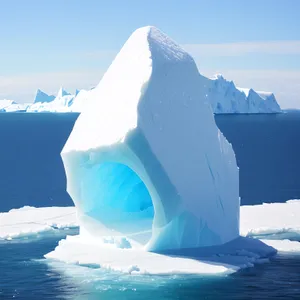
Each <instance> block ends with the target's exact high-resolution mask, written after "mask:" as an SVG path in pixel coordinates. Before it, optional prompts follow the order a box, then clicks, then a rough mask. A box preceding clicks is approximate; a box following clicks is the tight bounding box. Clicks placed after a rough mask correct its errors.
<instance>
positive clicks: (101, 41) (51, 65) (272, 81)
mask: <svg viewBox="0 0 300 300" xmlns="http://www.w3.org/2000/svg"><path fill="white" fill-rule="evenodd" d="M299 12H300V1H299V0H251V1H246V0H227V1H224V0H219V1H217V0H185V1H183V0H181V1H179V0H173V1H171V0H151V1H144V0H140V1H138V0H126V1H125V0H106V1H102V0H43V1H41V0H26V1H24V0H9V1H7V0H0V99H13V100H16V101H17V102H20V103H22V102H32V101H33V99H34V95H35V92H36V90H37V89H38V88H40V89H42V90H44V91H45V92H47V93H49V94H55V93H57V91H58V89H59V88H60V86H63V87H64V88H65V89H67V90H69V91H70V92H74V91H75V89H81V88H85V89H88V88H91V87H93V86H95V85H97V84H98V82H99V81H100V80H101V77H102V76H103V74H104V73H105V71H106V69H107V68H108V67H109V65H110V63H111V62H112V60H113V58H114V57H115V55H116V54H117V53H118V51H119V50H120V49H121V47H122V45H123V44H124V43H125V41H126V40H127V39H128V37H129V36H130V34H131V33H132V32H133V31H134V30H135V29H137V28H139V27H142V26H146V25H154V26H156V27H158V28H159V29H161V30H162V31H163V32H165V33H166V34H168V35H169V36H170V37H171V38H173V39H174V40H175V41H176V42H178V43H179V44H180V45H182V46H183V48H184V49H186V50H187V51H188V52H189V53H190V54H192V56H193V57H194V59H195V61H196V63H197V65H198V68H199V71H200V73H201V74H203V75H205V76H208V77H212V76H213V75H214V74H216V73H221V74H223V76H224V77H225V78H226V79H228V80H233V81H234V82H235V84H236V85H237V86H239V87H246V88H253V89H255V90H263V91H271V92H274V93H275V95H276V97H277V99H278V102H279V104H280V105H281V107H282V108H300V17H299V16H300V15H299V14H300V13H299Z"/></svg>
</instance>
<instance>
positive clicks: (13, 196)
mask: <svg viewBox="0 0 300 300" xmlns="http://www.w3.org/2000/svg"><path fill="white" fill-rule="evenodd" d="M77 117H78V114H76V113H67V114H55V113H42V114H36V113H31V114H30V113H1V114H0V141H1V143H0V166H1V168H0V199H1V201H0V211H8V210H10V209H11V208H18V207H22V206H24V205H32V206H41V207H42V206H46V207H47V206H68V205H72V204H73V203H72V200H71V199H70V197H69V195H68V194H67V192H66V178H65V173H64V168H63V164H62V160H61V158H60V155H59V154H60V151H61V149H62V148H63V146H64V144H65V142H66V140H67V138H68V136H69V134H70V132H71V130H72V128H73V125H74V123H75V121H76V119H77ZM215 120H216V123H217V125H218V126H219V128H220V130H221V131H222V132H223V133H224V135H225V136H226V138H227V139H228V140H229V141H230V142H231V143H232V145H233V148H234V150H235V153H236V157H237V162H238V165H239V167H240V196H241V203H242V204H258V203H262V202H284V201H286V200H289V199H297V198H298V199H299V198H300V176H299V170H300V160H299V153H300V139H299V132H300V111H289V112H288V113H284V114H274V115H273V114H272V115H270V114H261V115H217V116H216V117H215Z"/></svg>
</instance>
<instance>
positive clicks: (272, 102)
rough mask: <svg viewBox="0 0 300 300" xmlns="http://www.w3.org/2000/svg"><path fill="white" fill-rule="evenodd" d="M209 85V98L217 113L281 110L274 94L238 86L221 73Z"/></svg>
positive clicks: (272, 111) (277, 111) (276, 111)
mask: <svg viewBox="0 0 300 300" xmlns="http://www.w3.org/2000/svg"><path fill="white" fill-rule="evenodd" d="M208 85H209V89H208V99H209V102H210V103H211V106H212V109H213V112H214V113H216V114H227V113H233V114H234V113H248V114H253V113H279V112H281V108H280V106H279V104H278V103H277V101H276V98H275V96H274V94H272V93H268V92H256V91H254V90H253V89H246V88H239V87H236V86H235V84H234V83H233V81H227V80H226V79H225V78H224V77H223V76H222V75H221V74H217V75H215V77H213V78H212V79H211V80H209V83H208Z"/></svg>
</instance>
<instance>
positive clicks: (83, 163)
mask: <svg viewBox="0 0 300 300" xmlns="http://www.w3.org/2000/svg"><path fill="white" fill-rule="evenodd" d="M206 88H207V87H206V79H205V78H203V77H202V76H201V75H200V74H199V72H198V69H197V67H196V64H195V62H194V60H193V58H192V57H191V56H190V55H189V54H188V53H187V52H185V51H184V50H183V49H182V48H181V47H180V46H178V45H177V44H176V43H175V42H174V41H172V40H171V39H170V38H169V37H167V36H166V35H165V34H163V33H162V32H161V31H159V30H158V29H156V28H154V27H144V28H141V29H138V30H137V31H135V32H134V33H133V34H132V36H131V37H130V38H129V39H128V41H127V42H126V43H125V45H124V46H123V48H122V50H121V51H120V52H119V54H118V55H117V57H116V58H115V60H114V61H113V63H112V64H111V66H110V67H109V69H108V71H107V72H106V74H105V75H104V77H103V78H102V80H101V82H100V83H99V85H98V86H97V87H96V88H95V89H94V90H93V91H92V93H91V94H90V95H89V96H88V98H89V99H88V101H87V104H86V105H85V106H84V108H83V111H82V113H81V115H80V116H79V118H78V119H77V121H76V123H75V125H74V128H73V131H72V133H71V135H70V137H69V139H68V140H67V142H66V145H65V147H64V148H63V151H62V158H63V162H64V166H65V170H66V175H67V190H68V192H69V194H70V196H71V197H72V199H73V201H74V203H75V205H76V207H77V209H78V215H79V220H80V225H81V232H87V233H88V234H90V235H92V236H94V237H99V236H102V237H103V236H118V235H119V236H126V237H130V239H132V240H134V241H136V242H139V243H142V244H144V245H145V248H146V249H147V250H151V251H161V250H164V249H182V248H197V247H205V246H214V245H221V244H225V243H227V242H229V241H232V240H233V239H235V238H237V237H238V236H239V205H240V202H239V191H238V168H237V165H236V159H235V154H234V152H233V150H232V147H231V145H230V144H229V143H228V142H227V140H226V139H225V138H224V136H223V135H222V133H221V132H220V131H219V130H218V128H217V126H216V124H215V122H214V118H213V114H212V112H211V108H210V105H209V104H208V102H207V96H206Z"/></svg>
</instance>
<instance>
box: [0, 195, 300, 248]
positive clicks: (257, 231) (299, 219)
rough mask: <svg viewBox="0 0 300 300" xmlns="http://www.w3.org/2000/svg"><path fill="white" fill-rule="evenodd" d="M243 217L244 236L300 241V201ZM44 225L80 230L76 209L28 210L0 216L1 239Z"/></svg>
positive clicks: (249, 209)
mask: <svg viewBox="0 0 300 300" xmlns="http://www.w3.org/2000/svg"><path fill="white" fill-rule="evenodd" d="M240 214H241V220H240V222H241V224H240V231H241V235H243V236H249V237H255V238H261V237H262V238H263V240H264V241H265V240H266V239H268V240H283V239H288V238H289V239H294V240H299V241H300V200H290V201H287V202H286V203H264V204H262V205H246V206H241V213H240ZM44 225H46V228H47V229H50V230H52V229H53V228H58V229H64V228H67V227H74V226H75V227H77V226H79V224H78V221H77V214H76V208H75V207H45V208H35V207H30V206H25V207H23V208H19V209H12V210H10V211H9V212H7V213H0V239H7V238H18V237H22V236H26V235H28V234H31V233H32V232H35V233H39V232H41V231H43V230H44V228H45V227H44ZM285 234H289V237H287V236H286V235H285ZM296 243H297V242H296ZM299 244H300V243H299Z"/></svg>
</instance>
